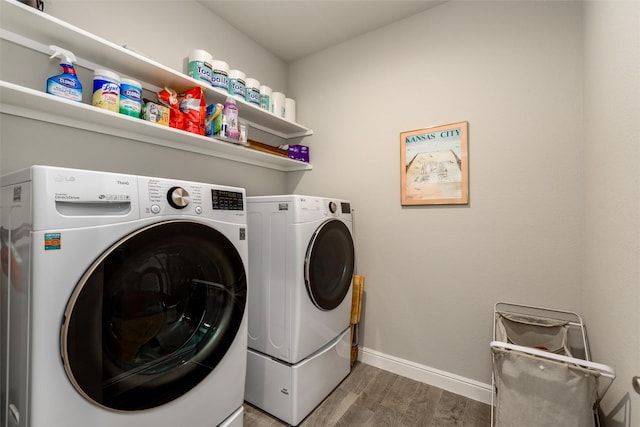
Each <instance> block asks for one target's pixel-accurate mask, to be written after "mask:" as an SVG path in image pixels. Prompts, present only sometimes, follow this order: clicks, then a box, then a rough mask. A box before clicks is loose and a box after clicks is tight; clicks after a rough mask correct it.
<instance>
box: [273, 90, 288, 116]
mask: <svg viewBox="0 0 640 427" xmlns="http://www.w3.org/2000/svg"><path fill="white" fill-rule="evenodd" d="M284 100H285V96H284V93H282V92H273V93H272V94H271V112H272V113H273V114H275V115H276V116H278V117H284Z"/></svg>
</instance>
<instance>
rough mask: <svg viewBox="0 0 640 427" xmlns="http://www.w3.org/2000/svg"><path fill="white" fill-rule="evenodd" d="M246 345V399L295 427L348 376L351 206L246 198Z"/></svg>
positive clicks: (287, 197)
mask: <svg viewBox="0 0 640 427" xmlns="http://www.w3.org/2000/svg"><path fill="white" fill-rule="evenodd" d="M247 216H248V220H247V224H248V227H249V233H250V239H249V259H250V264H249V277H250V281H249V342H248V347H249V350H248V357H247V359H248V363H247V383H246V388H245V389H246V390H245V400H246V401H248V402H249V403H251V404H253V405H255V406H257V407H259V408H261V409H263V410H265V411H266V412H269V413H271V414H272V415H274V416H276V417H278V418H280V419H281V420H283V421H285V422H287V423H288V424H291V425H297V424H298V423H299V422H300V421H301V420H302V419H304V417H306V415H308V414H309V412H311V410H313V408H315V407H316V406H317V405H318V404H319V403H320V402H321V401H322V400H323V399H324V398H325V397H326V396H327V395H328V394H329V393H330V392H331V390H333V389H334V388H335V387H336V386H337V385H338V384H339V383H340V381H342V380H343V379H344V378H345V377H346V376H347V375H348V373H349V370H350V348H351V343H350V336H349V321H350V314H351V302H352V301H351V293H352V286H351V281H352V277H353V269H354V263H355V253H354V244H353V222H352V214H351V204H350V202H349V201H347V200H339V199H331V198H325V197H313V196H302V195H283V196H259V197H248V198H247Z"/></svg>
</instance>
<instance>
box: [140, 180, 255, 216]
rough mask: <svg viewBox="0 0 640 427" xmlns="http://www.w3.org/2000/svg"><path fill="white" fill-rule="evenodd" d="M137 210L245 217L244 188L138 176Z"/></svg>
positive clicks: (144, 212)
mask: <svg viewBox="0 0 640 427" xmlns="http://www.w3.org/2000/svg"><path fill="white" fill-rule="evenodd" d="M138 188H139V191H140V210H141V212H142V214H143V215H144V216H156V215H163V214H164V215H167V214H172V215H196V216H204V217H208V218H211V217H216V218H220V217H224V218H232V217H238V216H242V217H244V216H245V207H246V201H245V199H246V196H245V190H244V189H242V188H236V187H227V186H223V185H215V184H205V183H198V182H189V181H175V180H169V179H162V178H150V177H139V180H138Z"/></svg>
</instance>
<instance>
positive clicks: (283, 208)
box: [278, 203, 289, 211]
mask: <svg viewBox="0 0 640 427" xmlns="http://www.w3.org/2000/svg"><path fill="white" fill-rule="evenodd" d="M278 210H279V211H288V210H289V204H288V203H278Z"/></svg>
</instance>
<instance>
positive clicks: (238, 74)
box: [229, 70, 247, 99]
mask: <svg viewBox="0 0 640 427" xmlns="http://www.w3.org/2000/svg"><path fill="white" fill-rule="evenodd" d="M246 78H247V76H246V75H245V74H244V73H243V72H242V71H240V70H231V71H229V95H233V96H237V97H239V98H242V99H244V94H245V79H246Z"/></svg>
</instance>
